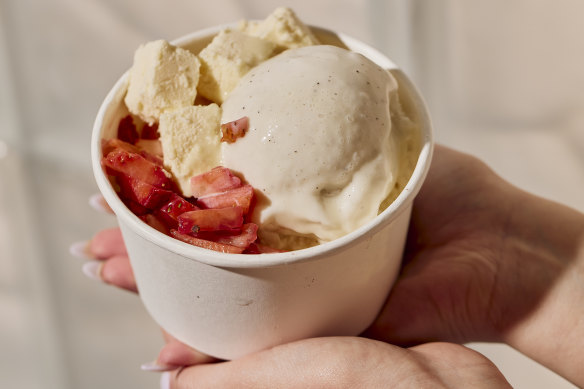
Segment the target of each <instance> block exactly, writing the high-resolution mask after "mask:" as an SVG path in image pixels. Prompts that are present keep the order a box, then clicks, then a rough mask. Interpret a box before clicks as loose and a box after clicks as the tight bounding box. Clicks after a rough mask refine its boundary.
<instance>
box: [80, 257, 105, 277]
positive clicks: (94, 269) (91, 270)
mask: <svg viewBox="0 0 584 389" xmlns="http://www.w3.org/2000/svg"><path fill="white" fill-rule="evenodd" d="M102 265H103V263H102V262H100V261H89V262H86V263H85V264H84V265H83V267H82V268H81V270H82V271H83V274H85V275H86V276H87V277H88V278H91V279H92V280H97V281H101V280H102V279H101V266H102Z"/></svg>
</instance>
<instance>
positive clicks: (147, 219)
mask: <svg viewBox="0 0 584 389" xmlns="http://www.w3.org/2000/svg"><path fill="white" fill-rule="evenodd" d="M140 219H142V221H143V222H144V223H146V224H148V225H149V226H150V227H152V228H154V229H156V230H158V231H160V232H162V233H163V234H165V235H169V234H170V229H169V228H168V227H167V226H166V224H164V222H163V221H162V220H160V219H159V218H157V217H156V216H154V215H153V214H151V213H148V214H146V215H143V216H140Z"/></svg>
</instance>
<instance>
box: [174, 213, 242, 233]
mask: <svg viewBox="0 0 584 389" xmlns="http://www.w3.org/2000/svg"><path fill="white" fill-rule="evenodd" d="M242 225H243V209H242V208H241V207H231V208H223V209H200V210H196V211H190V212H185V213H183V214H181V215H179V217H178V230H179V232H181V233H183V234H197V233H198V232H199V231H222V230H228V231H229V230H235V229H238V228H240V227H241V226H242Z"/></svg>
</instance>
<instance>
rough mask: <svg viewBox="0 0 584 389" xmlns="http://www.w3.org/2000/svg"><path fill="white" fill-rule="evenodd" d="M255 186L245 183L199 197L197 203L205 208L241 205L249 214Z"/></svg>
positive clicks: (245, 212)
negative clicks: (221, 191)
mask: <svg viewBox="0 0 584 389" xmlns="http://www.w3.org/2000/svg"><path fill="white" fill-rule="evenodd" d="M253 193H254V192H253V187H252V186H251V185H243V186H241V187H239V188H235V189H231V190H228V191H226V192H223V193H217V194H211V195H207V196H203V197H199V198H198V199H197V203H198V204H199V205H201V206H203V207H204V208H227V207H235V206H240V207H241V208H243V213H244V214H247V213H248V211H249V207H250V205H251V200H252V198H253Z"/></svg>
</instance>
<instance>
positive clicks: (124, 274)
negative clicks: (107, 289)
mask: <svg viewBox="0 0 584 389" xmlns="http://www.w3.org/2000/svg"><path fill="white" fill-rule="evenodd" d="M82 270H83V273H84V274H85V275H86V276H87V277H88V278H90V279H92V280H96V281H101V282H103V283H106V284H108V285H113V286H117V287H118V288H120V289H125V290H127V291H130V292H135V293H137V292H138V287H137V286H136V280H135V279H134V273H133V271H132V267H131V265H130V259H129V258H128V257H127V256H125V255H116V256H113V257H111V258H109V259H107V260H104V261H95V260H93V261H88V262H86V263H85V264H84V265H83V268H82Z"/></svg>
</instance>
